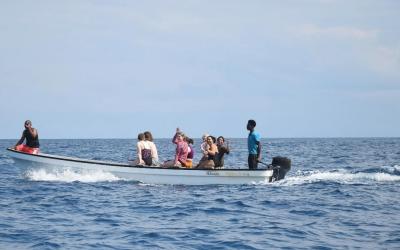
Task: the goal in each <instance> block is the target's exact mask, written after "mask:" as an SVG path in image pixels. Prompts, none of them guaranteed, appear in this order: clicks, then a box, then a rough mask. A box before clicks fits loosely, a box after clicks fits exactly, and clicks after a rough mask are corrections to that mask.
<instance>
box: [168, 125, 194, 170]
mask: <svg viewBox="0 0 400 250" xmlns="http://www.w3.org/2000/svg"><path fill="white" fill-rule="evenodd" d="M172 142H173V143H175V144H176V152H175V159H174V160H169V161H166V162H164V163H163V164H162V167H165V168H170V167H186V160H187V155H188V148H189V146H188V144H187V142H186V141H185V135H184V134H183V133H182V132H181V131H180V130H179V128H177V129H176V133H175V136H174V138H173V139H172Z"/></svg>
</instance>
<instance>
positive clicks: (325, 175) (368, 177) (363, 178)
mask: <svg viewBox="0 0 400 250" xmlns="http://www.w3.org/2000/svg"><path fill="white" fill-rule="evenodd" d="M399 181H400V176H398V175H392V174H388V173H363V172H358V173H352V172H349V171H346V170H335V171H326V172H320V171H298V172H297V173H296V175H295V176H287V177H286V178H285V179H284V180H281V181H278V182H275V183H272V185H279V186H294V185H303V184H309V183H318V182H335V183H341V184H370V183H376V182H382V183H387V182H399ZM263 184H267V183H263ZM270 184H271V183H270Z"/></svg>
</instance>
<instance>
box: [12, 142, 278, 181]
mask: <svg viewBox="0 0 400 250" xmlns="http://www.w3.org/2000/svg"><path fill="white" fill-rule="evenodd" d="M7 150H8V154H9V156H10V157H12V158H13V159H14V160H15V162H16V163H17V165H22V166H24V167H46V168H52V169H57V168H58V169H60V168H61V169H63V168H73V169H80V170H90V171H104V172H110V173H112V174H113V175H115V176H117V177H119V178H121V179H124V180H128V181H139V182H143V183H148V184H173V185H219V184H237V185H240V184H254V183H259V182H270V181H271V180H272V175H273V170H268V169H259V170H247V169H218V170H200V169H182V168H179V169H170V168H159V167H143V166H130V165H128V164H122V163H113V162H103V161H92V160H84V159H78V158H71V157H63V156H56V155H48V154H38V155H32V154H27V153H23V152H19V151H15V150H13V149H7Z"/></svg>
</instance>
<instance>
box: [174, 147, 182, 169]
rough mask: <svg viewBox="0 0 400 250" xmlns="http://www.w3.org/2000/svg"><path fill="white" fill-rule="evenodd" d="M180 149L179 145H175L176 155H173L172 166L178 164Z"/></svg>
mask: <svg viewBox="0 0 400 250" xmlns="http://www.w3.org/2000/svg"><path fill="white" fill-rule="evenodd" d="M181 151H182V147H181V145H179V144H177V145H176V153H175V160H174V165H175V166H176V165H178V162H179V155H180V154H181Z"/></svg>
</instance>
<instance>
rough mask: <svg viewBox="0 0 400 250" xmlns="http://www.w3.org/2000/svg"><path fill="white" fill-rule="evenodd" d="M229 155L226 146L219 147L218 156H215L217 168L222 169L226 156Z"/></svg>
mask: <svg viewBox="0 0 400 250" xmlns="http://www.w3.org/2000/svg"><path fill="white" fill-rule="evenodd" d="M225 153H226V154H229V148H228V147H227V146H225V145H222V146H221V145H218V154H217V155H216V156H215V159H214V163H215V167H216V168H217V167H218V168H221V167H223V166H224V155H225Z"/></svg>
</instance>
